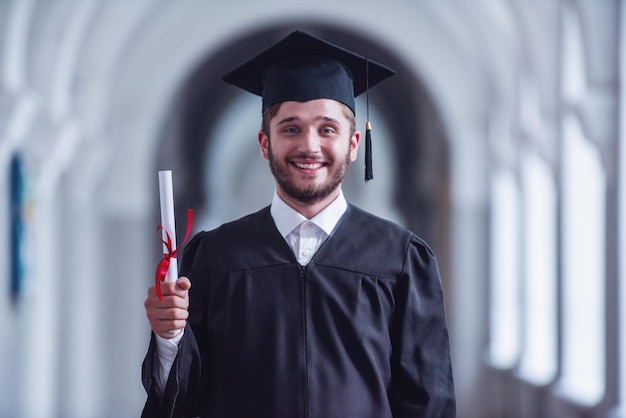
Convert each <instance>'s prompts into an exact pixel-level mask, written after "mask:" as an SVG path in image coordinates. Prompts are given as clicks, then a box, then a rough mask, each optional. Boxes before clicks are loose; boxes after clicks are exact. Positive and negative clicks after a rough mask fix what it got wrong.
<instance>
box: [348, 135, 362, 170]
mask: <svg viewBox="0 0 626 418" xmlns="http://www.w3.org/2000/svg"><path fill="white" fill-rule="evenodd" d="M359 142H361V132H360V131H355V132H354V135H352V137H351V138H350V162H351V163H353V162H355V161H356V156H357V153H358V151H359Z"/></svg>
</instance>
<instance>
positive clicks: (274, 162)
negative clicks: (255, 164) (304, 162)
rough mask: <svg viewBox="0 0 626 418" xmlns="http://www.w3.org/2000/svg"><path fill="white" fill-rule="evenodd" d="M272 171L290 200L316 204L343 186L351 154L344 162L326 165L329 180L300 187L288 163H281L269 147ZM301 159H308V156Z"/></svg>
mask: <svg viewBox="0 0 626 418" xmlns="http://www.w3.org/2000/svg"><path fill="white" fill-rule="evenodd" d="M268 153H269V161H270V170H271V171H272V174H273V175H274V178H275V179H276V183H277V184H278V186H279V187H280V188H281V189H282V190H283V192H284V193H285V194H286V195H287V196H289V197H290V198H292V199H294V200H296V201H299V202H301V203H315V202H318V201H320V200H322V199H324V198H326V197H327V196H328V195H330V194H331V193H333V192H334V191H335V190H337V188H338V187H339V186H340V185H341V182H342V181H343V179H344V177H345V176H346V174H347V173H348V169H349V167H350V153H349V152H347V153H346V156H345V158H344V159H343V160H338V161H334V160H332V161H329V162H328V164H327V165H326V169H327V170H328V178H327V179H326V181H325V182H324V183H322V184H310V185H303V186H302V185H298V184H297V183H296V182H295V181H294V179H293V175H292V174H291V173H290V172H289V169H288V166H287V165H288V163H287V162H280V161H278V159H277V158H276V156H275V155H274V154H273V152H272V147H271V146H269V145H268ZM299 157H303V158H306V157H307V156H306V155H300V156H299Z"/></svg>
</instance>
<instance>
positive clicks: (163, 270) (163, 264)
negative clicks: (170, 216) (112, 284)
mask: <svg viewBox="0 0 626 418" xmlns="http://www.w3.org/2000/svg"><path fill="white" fill-rule="evenodd" d="M192 224H193V210H192V209H187V232H186V233H185V239H183V242H181V244H180V247H182V246H183V245H184V244H185V242H186V241H187V239H188V238H189V234H191V225H192ZM160 231H164V232H165V237H166V239H163V238H161V242H162V243H163V244H164V245H165V248H166V249H167V252H166V253H165V254H163V258H162V259H161V261H159V264H157V268H156V275H155V280H154V281H155V286H156V292H157V296H158V297H159V300H160V301H162V300H163V294H162V293H161V282H162V281H163V280H165V276H166V275H167V271H168V270H169V268H170V260H171V259H172V258H176V255H177V254H178V248H180V247H178V248H176V249H174V248H172V247H173V244H174V243H173V242H172V238H171V237H170V234H169V232H167V229H165V227H164V226H163V225H160V226H158V227H157V232H160Z"/></svg>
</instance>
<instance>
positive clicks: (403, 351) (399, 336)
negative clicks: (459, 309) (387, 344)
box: [390, 235, 456, 418]
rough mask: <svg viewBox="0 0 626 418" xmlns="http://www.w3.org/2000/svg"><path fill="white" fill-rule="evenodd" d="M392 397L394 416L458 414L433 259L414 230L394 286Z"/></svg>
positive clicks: (437, 271)
mask: <svg viewBox="0 0 626 418" xmlns="http://www.w3.org/2000/svg"><path fill="white" fill-rule="evenodd" d="M394 299H395V301H396V313H395V317H394V318H393V321H394V324H393V329H392V359H391V362H392V364H391V367H392V381H391V387H390V400H391V404H392V410H393V415H394V417H416V416H419V417H437V418H440V417H446V418H448V417H450V418H453V417H455V416H456V401H455V394H454V382H453V377H452V367H451V363H450V352H449V351H450V350H449V342H448V331H447V325H446V318H445V313H444V301H443V292H442V288H441V281H440V277H439V269H438V267H437V260H436V258H435V256H434V254H433V252H432V251H431V249H430V248H429V247H428V245H427V244H426V243H424V242H423V241H421V240H420V239H419V238H418V237H416V236H415V235H413V236H412V237H411V239H410V240H409V245H408V248H407V253H406V257H405V260H404V267H403V270H402V274H401V276H400V278H399V281H398V283H397V286H396V289H395V298H394Z"/></svg>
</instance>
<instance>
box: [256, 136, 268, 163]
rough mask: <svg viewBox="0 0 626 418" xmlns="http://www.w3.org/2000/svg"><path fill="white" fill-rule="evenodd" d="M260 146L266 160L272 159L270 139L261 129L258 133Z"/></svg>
mask: <svg viewBox="0 0 626 418" xmlns="http://www.w3.org/2000/svg"><path fill="white" fill-rule="evenodd" d="M258 141H259V147H260V148H261V155H262V156H263V158H265V159H266V160H269V159H270V139H269V138H268V137H267V135H265V133H263V131H262V130H259V134H258Z"/></svg>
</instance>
